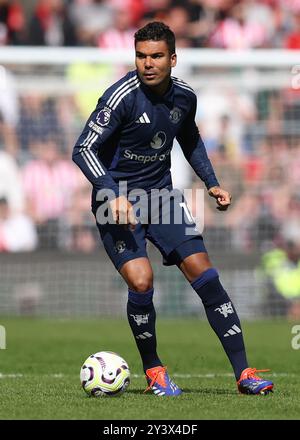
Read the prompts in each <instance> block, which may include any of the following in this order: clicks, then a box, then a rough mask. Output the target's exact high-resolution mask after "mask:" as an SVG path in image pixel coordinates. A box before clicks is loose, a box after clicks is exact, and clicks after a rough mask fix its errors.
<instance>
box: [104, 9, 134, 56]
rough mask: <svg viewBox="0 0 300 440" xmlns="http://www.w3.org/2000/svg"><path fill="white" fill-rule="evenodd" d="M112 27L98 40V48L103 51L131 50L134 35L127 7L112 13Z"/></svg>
mask: <svg viewBox="0 0 300 440" xmlns="http://www.w3.org/2000/svg"><path fill="white" fill-rule="evenodd" d="M113 17H114V26H113V27H111V28H109V29H107V30H105V31H104V32H103V33H102V34H100V36H99V38H98V46H99V47H101V48H103V49H133V46H134V45H133V42H134V39H133V37H134V33H135V31H136V30H137V29H136V28H135V27H133V20H132V15H131V12H130V11H129V10H128V9H127V7H124V8H119V9H117V10H115V11H114V15H113Z"/></svg>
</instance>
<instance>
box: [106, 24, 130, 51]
mask: <svg viewBox="0 0 300 440" xmlns="http://www.w3.org/2000/svg"><path fill="white" fill-rule="evenodd" d="M135 31H136V30H135V29H128V30H125V31H120V30H118V29H108V30H107V31H105V32H103V33H102V34H101V35H100V37H99V39H98V47H101V48H102V49H133V47H134V44H133V41H134V40H133V38H134V33H135Z"/></svg>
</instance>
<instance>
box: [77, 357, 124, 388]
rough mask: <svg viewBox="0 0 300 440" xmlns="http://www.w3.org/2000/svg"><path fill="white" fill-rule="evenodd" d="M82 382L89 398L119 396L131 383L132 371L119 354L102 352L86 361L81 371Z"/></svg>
mask: <svg viewBox="0 0 300 440" xmlns="http://www.w3.org/2000/svg"><path fill="white" fill-rule="evenodd" d="M80 381H81V385H82V388H83V389H84V391H85V392H86V393H87V394H88V395H89V396H93V397H102V396H118V395H120V394H122V393H123V392H124V391H125V390H126V388H127V387H128V385H129V383H130V371H129V367H128V364H127V362H126V361H124V359H122V358H121V357H120V356H119V355H118V354H116V353H113V352H111V351H100V352H99V353H95V354H92V355H91V356H89V357H88V358H87V359H86V361H85V362H84V364H83V365H82V367H81V370H80Z"/></svg>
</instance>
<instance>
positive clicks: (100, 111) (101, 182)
mask: <svg viewBox="0 0 300 440" xmlns="http://www.w3.org/2000/svg"><path fill="white" fill-rule="evenodd" d="M124 107H125V104H124V100H122V101H121V102H120V104H119V105H118V107H117V108H116V109H115V110H112V109H111V108H110V107H109V106H108V105H107V104H106V99H105V98H104V97H101V98H100V99H99V101H98V104H97V107H96V109H95V110H94V111H93V113H92V114H91V116H90V117H89V119H88V120H87V122H86V124H85V127H84V129H83V131H82V133H81V135H80V136H79V138H78V140H77V142H76V144H75V146H74V148H73V154H72V159H73V161H74V162H75V163H76V164H77V165H78V166H79V168H80V169H81V171H82V172H83V174H84V175H85V176H86V178H87V179H88V180H89V181H90V182H91V184H92V185H93V187H94V189H96V191H98V190H101V189H107V188H108V189H111V190H113V191H114V192H115V194H116V197H118V195H119V187H118V185H117V183H116V182H115V181H114V179H113V178H112V176H111V174H110V173H109V171H108V170H107V168H106V167H105V165H104V164H103V163H102V162H101V160H100V159H99V157H98V152H99V151H100V149H101V147H103V145H104V143H106V147H105V148H107V141H108V145H109V138H110V137H112V136H113V134H114V133H115V132H116V131H117V130H118V129H119V128H120V126H121V124H122V121H123V118H124V115H125V109H124ZM103 148H104V147H103Z"/></svg>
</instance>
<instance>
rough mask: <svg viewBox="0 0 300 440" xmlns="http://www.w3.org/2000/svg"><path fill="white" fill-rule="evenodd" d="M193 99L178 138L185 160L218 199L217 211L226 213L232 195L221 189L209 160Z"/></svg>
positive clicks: (211, 194)
mask: <svg viewBox="0 0 300 440" xmlns="http://www.w3.org/2000/svg"><path fill="white" fill-rule="evenodd" d="M192 99H193V102H192V107H191V110H190V112H189V114H188V115H187V117H186V119H185V120H184V122H183V124H182V126H181V128H180V130H179V132H178V133H177V136H176V138H177V140H178V142H179V144H180V146H181V149H182V151H183V154H184V156H185V158H186V159H187V161H188V162H189V163H190V165H191V166H192V168H193V170H194V171H195V173H196V174H197V176H198V177H200V179H201V180H202V181H203V182H204V183H205V186H206V188H207V190H208V194H209V195H210V196H211V197H214V198H215V199H216V202H217V209H219V210H220V211H225V210H226V209H227V208H228V207H229V205H230V203H231V195H230V194H229V192H228V191H225V190H224V189H222V188H221V187H220V185H219V182H218V179H217V177H216V175H215V172H214V169H213V166H212V164H211V161H210V160H209V158H208V155H207V151H206V148H205V145H204V143H203V140H202V138H201V136H200V133H199V130H198V127H197V125H196V123H195V114H196V106H197V101H196V96H193V98H192Z"/></svg>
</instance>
